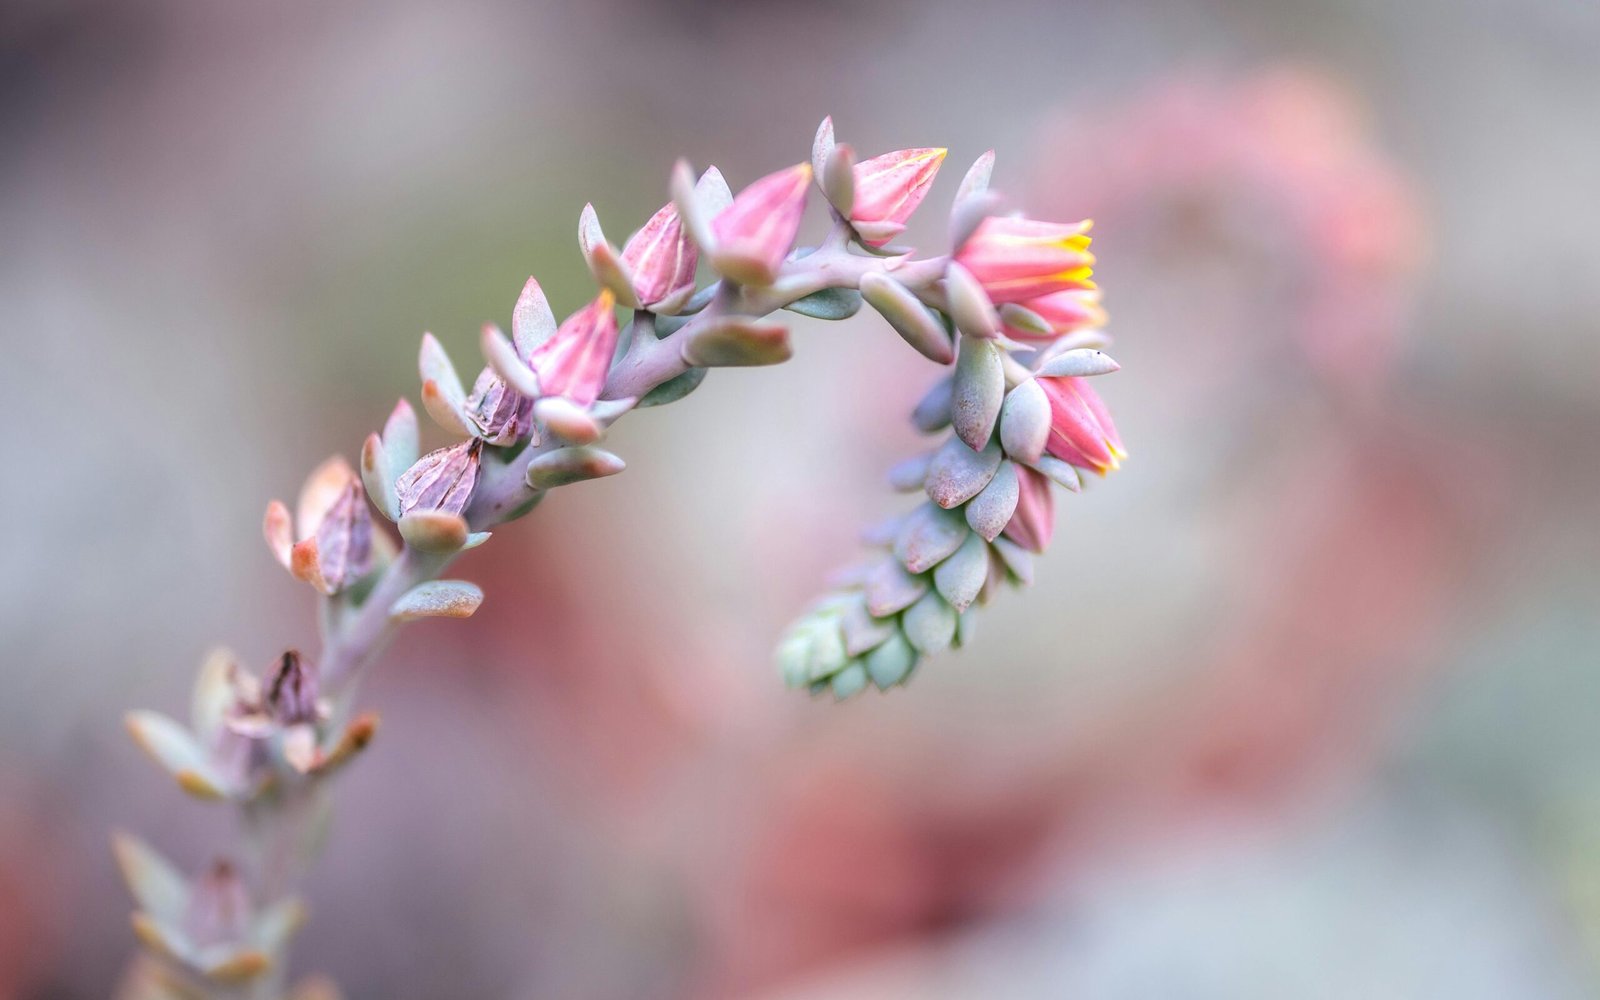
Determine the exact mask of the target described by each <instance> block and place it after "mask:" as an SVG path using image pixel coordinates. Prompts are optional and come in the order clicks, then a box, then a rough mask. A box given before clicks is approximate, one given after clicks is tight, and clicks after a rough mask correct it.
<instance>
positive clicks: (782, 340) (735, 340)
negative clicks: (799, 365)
mask: <svg viewBox="0 0 1600 1000" xmlns="http://www.w3.org/2000/svg"><path fill="white" fill-rule="evenodd" d="M679 336H680V337H682V341H683V342H682V345H681V346H680V347H679V350H680V351H681V352H682V355H683V360H684V361H686V362H688V363H689V364H691V365H694V366H696V367H707V368H724V367H755V366H760V365H776V364H781V363H783V362H785V361H787V360H789V358H790V357H792V356H793V354H794V351H793V349H792V348H791V347H790V346H789V330H788V328H787V327H784V326H782V325H780V324H777V323H769V322H763V321H761V320H755V319H749V318H747V317H743V316H728V317H724V318H722V319H719V320H715V321H713V322H710V323H706V324H704V325H701V326H699V327H698V328H696V329H694V330H693V331H690V332H687V333H684V334H680V335H679Z"/></svg>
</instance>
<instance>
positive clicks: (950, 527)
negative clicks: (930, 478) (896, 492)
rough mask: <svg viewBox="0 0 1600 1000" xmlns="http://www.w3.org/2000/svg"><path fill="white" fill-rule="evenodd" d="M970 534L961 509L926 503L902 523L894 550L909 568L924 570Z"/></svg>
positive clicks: (911, 571) (956, 546) (958, 546)
mask: <svg viewBox="0 0 1600 1000" xmlns="http://www.w3.org/2000/svg"><path fill="white" fill-rule="evenodd" d="M970 534H971V532H970V531H968V530H967V522H966V520H965V519H964V518H963V517H962V516H961V512H960V511H954V510H944V509H943V508H941V507H939V506H938V505H937V504H933V503H925V504H923V505H922V506H920V507H918V508H917V509H916V510H914V511H912V512H911V515H910V516H909V517H907V518H906V522H905V524H904V525H902V526H901V528H900V535H899V537H897V538H896V539H895V543H894V554H895V557H896V558H897V559H899V560H900V562H901V563H902V564H903V565H904V566H905V568H906V570H907V571H908V572H910V573H926V572H927V571H928V570H930V569H932V568H933V567H935V566H937V565H938V564H939V563H940V562H942V561H943V560H944V559H945V558H947V557H948V556H949V555H950V553H952V552H954V551H955V550H956V549H958V548H960V547H961V543H962V542H964V541H966V539H967V536H968V535H970Z"/></svg>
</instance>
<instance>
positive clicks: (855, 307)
mask: <svg viewBox="0 0 1600 1000" xmlns="http://www.w3.org/2000/svg"><path fill="white" fill-rule="evenodd" d="M784 308H785V309H787V310H789V311H790V312H795V313H799V314H800V315H802V316H810V317H811V318H813V319H849V318H850V317H851V316H854V315H855V314H856V313H858V312H860V311H861V293H860V292H858V291H856V290H855V289H854V288H824V289H823V290H822V291H820V292H812V293H811V294H810V295H807V296H806V297H805V298H803V299H796V300H795V301H793V302H791V303H789V304H788V305H786V306H784Z"/></svg>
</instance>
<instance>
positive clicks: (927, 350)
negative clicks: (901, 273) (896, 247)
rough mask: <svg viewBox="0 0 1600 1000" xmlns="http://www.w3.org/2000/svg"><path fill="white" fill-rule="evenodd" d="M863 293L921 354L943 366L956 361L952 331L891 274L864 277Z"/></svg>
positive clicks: (862, 281) (902, 337) (866, 275)
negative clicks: (951, 337) (951, 336)
mask: <svg viewBox="0 0 1600 1000" xmlns="http://www.w3.org/2000/svg"><path fill="white" fill-rule="evenodd" d="M861 296H862V298H864V299H866V301H867V302H869V303H871V305H872V308H874V309H876V310H877V311H878V314H879V315H881V316H882V317H883V318H884V319H885V320H886V321H887V322H888V324H889V325H890V326H891V327H893V328H894V331H895V332H896V333H898V334H899V335H900V337H901V339H903V340H904V341H905V342H906V343H908V344H910V345H911V346H912V347H914V348H915V349H916V350H917V353H919V354H921V355H922V356H923V357H925V358H927V359H928V360H930V361H934V362H937V363H938V364H941V365H947V364H949V363H950V362H952V361H954V360H955V358H956V352H955V346H954V345H953V344H952V343H951V341H950V332H949V331H948V330H946V329H945V326H944V323H942V322H941V321H940V320H939V318H938V317H937V316H936V315H935V314H934V313H933V311H932V310H931V309H929V308H928V307H927V306H925V305H923V304H922V302H921V301H920V300H919V299H918V298H917V297H916V295H915V294H913V293H912V291H911V289H909V288H907V287H906V286H904V285H902V284H900V282H898V281H896V280H894V279H893V278H891V277H889V276H888V275H885V274H879V273H877V272H875V271H873V272H868V273H867V274H865V275H862V277H861Z"/></svg>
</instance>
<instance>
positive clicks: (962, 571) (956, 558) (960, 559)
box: [933, 534, 989, 612]
mask: <svg viewBox="0 0 1600 1000" xmlns="http://www.w3.org/2000/svg"><path fill="white" fill-rule="evenodd" d="M988 576H989V546H988V543H986V542H985V541H984V540H983V539H982V538H980V537H979V536H977V535H975V534H974V535H968V536H967V540H966V541H965V542H962V543H961V547H960V548H959V549H956V551H955V552H954V554H952V555H951V556H950V558H948V559H946V560H945V561H944V562H942V563H940V564H939V565H938V566H937V567H936V568H935V569H934V571H933V586H934V589H936V590H937V591H938V592H939V596H941V597H943V598H944V599H945V601H946V602H948V603H949V605H950V606H951V607H953V608H955V609H956V611H958V612H960V611H965V610H967V608H969V607H971V606H972V602H973V601H975V600H977V599H978V593H979V591H981V590H982V589H983V584H984V581H985V580H987V579H988Z"/></svg>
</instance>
